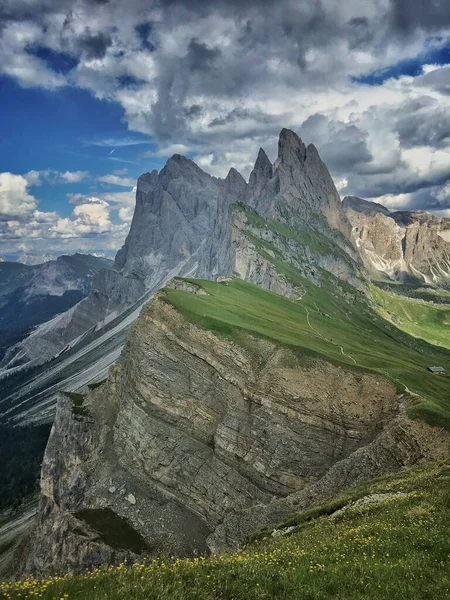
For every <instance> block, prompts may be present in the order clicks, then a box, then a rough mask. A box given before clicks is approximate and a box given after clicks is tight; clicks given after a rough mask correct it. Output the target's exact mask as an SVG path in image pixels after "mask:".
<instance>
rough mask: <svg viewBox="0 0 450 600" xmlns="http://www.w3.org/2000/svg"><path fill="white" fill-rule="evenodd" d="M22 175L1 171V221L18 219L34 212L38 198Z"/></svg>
mask: <svg viewBox="0 0 450 600" xmlns="http://www.w3.org/2000/svg"><path fill="white" fill-rule="evenodd" d="M28 185H29V183H28V181H27V179H26V178H25V177H23V176H22V175H13V174H12V173H0V221H7V220H10V219H18V218H22V217H26V216H28V215H30V214H32V213H33V211H34V210H35V209H36V207H37V200H36V198H34V197H33V196H32V195H31V194H30V193H29V191H28Z"/></svg>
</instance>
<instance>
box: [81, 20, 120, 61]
mask: <svg viewBox="0 0 450 600" xmlns="http://www.w3.org/2000/svg"><path fill="white" fill-rule="evenodd" d="M111 44H112V39H111V36H110V35H109V34H107V33H104V32H98V33H92V32H91V30H90V28H89V27H86V29H85V31H84V34H83V35H82V36H80V37H79V38H78V40H77V45H78V47H79V48H80V49H81V50H82V51H84V52H85V53H86V58H88V59H92V58H103V57H104V56H105V54H106V51H107V49H108V48H109V46H111Z"/></svg>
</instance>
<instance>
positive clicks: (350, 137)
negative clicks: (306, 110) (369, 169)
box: [300, 114, 373, 175]
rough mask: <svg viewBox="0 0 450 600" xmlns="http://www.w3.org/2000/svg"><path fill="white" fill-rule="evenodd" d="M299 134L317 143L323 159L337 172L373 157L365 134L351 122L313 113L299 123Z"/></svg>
mask: <svg viewBox="0 0 450 600" xmlns="http://www.w3.org/2000/svg"><path fill="white" fill-rule="evenodd" d="M300 133H301V136H302V138H303V139H304V140H305V141H306V142H313V143H314V145H315V146H317V149H318V150H319V152H320V155H321V157H322V159H323V160H324V162H325V163H326V164H327V166H328V167H329V169H330V170H331V171H333V172H334V173H336V174H337V175H343V174H346V173H348V172H350V171H352V170H353V169H355V167H356V166H357V165H361V164H362V163H369V162H370V161H371V160H372V158H373V157H372V155H371V153H370V152H369V150H368V148H367V137H368V136H367V133H365V132H363V131H361V129H359V128H358V127H357V126H356V125H354V124H351V123H343V122H342V121H333V120H329V119H328V118H327V117H325V116H324V115H321V114H315V115H311V116H310V117H308V119H306V121H304V122H303V123H302V125H301V128H300Z"/></svg>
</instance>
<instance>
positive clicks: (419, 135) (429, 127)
mask: <svg viewBox="0 0 450 600" xmlns="http://www.w3.org/2000/svg"><path fill="white" fill-rule="evenodd" d="M395 116H396V124H395V128H396V130H397V132H398V135H399V139H400V143H401V145H402V147H403V148H414V147H415V146H431V147H432V148H443V147H446V146H448V145H449V143H450V113H449V111H448V110H446V109H445V108H443V107H441V106H439V103H438V102H437V100H435V99H434V98H431V97H430V96H424V97H422V98H420V99H418V100H414V101H410V102H407V103H406V104H405V105H404V106H403V107H402V109H401V110H399V111H396V112H395Z"/></svg>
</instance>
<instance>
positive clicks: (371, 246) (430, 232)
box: [343, 196, 450, 285]
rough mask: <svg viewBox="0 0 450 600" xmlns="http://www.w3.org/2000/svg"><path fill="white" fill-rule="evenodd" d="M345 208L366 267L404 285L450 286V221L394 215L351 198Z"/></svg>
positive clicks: (410, 214)
mask: <svg viewBox="0 0 450 600" xmlns="http://www.w3.org/2000/svg"><path fill="white" fill-rule="evenodd" d="M343 207H344V210H345V212H346V214H347V217H348V218H349V220H350V222H351V224H352V228H353V229H352V233H353V238H354V240H355V243H356V245H357V246H358V248H359V250H360V253H361V257H362V259H363V261H364V263H365V265H366V267H367V268H368V269H369V270H370V271H372V272H377V271H378V272H381V273H383V274H384V275H386V276H387V277H389V278H391V279H393V280H397V281H401V282H404V283H408V282H411V283H414V282H416V283H417V282H418V283H427V284H438V285H447V284H448V283H449V282H450V219H445V218H440V217H435V216H434V215H431V214H430V213H427V212H424V211H410V212H408V211H401V212H390V211H389V210H388V209H387V208H385V207H384V206H381V205H380V204H376V203H374V202H367V201H365V200H362V199H361V198H356V197H354V196H347V197H346V198H344V200H343Z"/></svg>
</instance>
